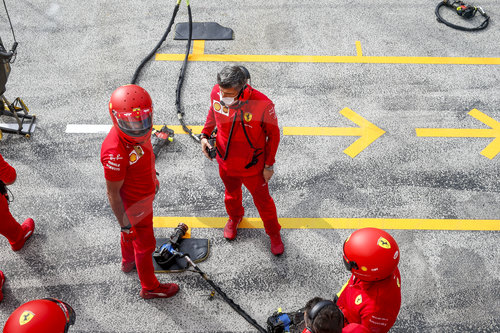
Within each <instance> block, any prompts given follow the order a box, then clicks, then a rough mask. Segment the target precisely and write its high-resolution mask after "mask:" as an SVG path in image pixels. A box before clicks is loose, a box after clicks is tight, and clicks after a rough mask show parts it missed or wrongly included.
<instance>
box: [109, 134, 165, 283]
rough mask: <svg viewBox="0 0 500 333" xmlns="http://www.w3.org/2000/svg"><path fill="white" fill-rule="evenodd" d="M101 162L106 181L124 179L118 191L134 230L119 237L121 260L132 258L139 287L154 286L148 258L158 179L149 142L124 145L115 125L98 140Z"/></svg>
mask: <svg viewBox="0 0 500 333" xmlns="http://www.w3.org/2000/svg"><path fill="white" fill-rule="evenodd" d="M101 163H102V165H103V166H104V177H105V178H106V180H109V181H120V180H124V183H123V186H122V188H121V190H120V194H121V197H122V200H123V205H124V207H125V211H126V212H127V217H128V218H129V221H130V223H131V224H132V225H133V226H134V228H135V232H136V239H135V240H133V241H126V240H124V239H123V237H122V239H121V250H122V263H123V264H128V263H130V262H133V261H135V264H136V267H137V273H138V275H139V279H140V280H141V285H142V287H143V288H144V289H154V288H156V287H158V284H159V282H158V279H157V278H156V276H155V274H154V267H153V262H152V259H151V258H152V254H153V252H154V250H155V247H156V240H155V237H154V233H153V200H154V197H155V190H156V183H157V182H158V180H157V178H156V169H155V166H154V164H155V157H154V154H153V147H152V146H151V141H147V142H145V143H144V144H135V145H131V144H127V143H125V142H123V141H122V140H120V137H119V135H118V133H117V130H116V128H115V127H112V128H111V131H110V132H109V134H108V136H107V137H106V139H105V140H104V142H103V143H102V147H101Z"/></svg>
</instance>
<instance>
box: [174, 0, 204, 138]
mask: <svg viewBox="0 0 500 333" xmlns="http://www.w3.org/2000/svg"><path fill="white" fill-rule="evenodd" d="M187 8H188V16H189V37H188V41H187V44H186V54H185V56H184V62H183V63H182V67H181V71H180V73H179V80H178V81H177V89H176V90H175V107H176V109H177V118H179V122H180V123H181V125H182V129H183V130H184V132H186V133H188V134H189V136H190V137H191V138H193V140H195V141H196V142H200V138H199V137H198V136H197V135H195V134H194V133H193V131H192V130H191V129H190V128H188V127H187V125H186V123H185V122H184V112H182V107H181V93H182V85H183V83H184V76H185V75H186V69H187V64H188V57H189V51H190V50H191V41H192V37H193V16H192V14H191V5H190V4H189V1H188V2H187Z"/></svg>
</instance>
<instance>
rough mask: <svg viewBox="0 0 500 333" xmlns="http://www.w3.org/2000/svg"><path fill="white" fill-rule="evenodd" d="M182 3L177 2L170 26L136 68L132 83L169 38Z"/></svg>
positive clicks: (134, 82)
mask: <svg viewBox="0 0 500 333" xmlns="http://www.w3.org/2000/svg"><path fill="white" fill-rule="evenodd" d="M180 4H181V1H180V0H178V1H177V4H176V5H175V8H174V13H173V14H172V18H171V19H170V23H169V24H168V28H167V30H166V31H165V33H164V34H163V36H162V37H161V40H160V41H159V42H158V44H156V46H155V48H154V49H153V50H152V51H151V52H150V53H149V54H148V55H147V56H146V58H144V60H142V62H141V63H140V65H139V67H137V69H136V70H135V73H134V76H133V77H132V81H131V83H132V84H136V82H137V78H138V76H139V74H140V72H141V70H142V68H143V67H144V65H146V63H147V62H148V61H149V60H150V59H151V58H152V57H153V56H154V55H155V53H156V51H158V49H159V48H160V46H161V44H163V42H164V41H165V40H166V39H167V36H168V34H169V33H170V30H171V29H172V25H173V24H174V20H175V17H176V16H177V12H178V11H179V6H180Z"/></svg>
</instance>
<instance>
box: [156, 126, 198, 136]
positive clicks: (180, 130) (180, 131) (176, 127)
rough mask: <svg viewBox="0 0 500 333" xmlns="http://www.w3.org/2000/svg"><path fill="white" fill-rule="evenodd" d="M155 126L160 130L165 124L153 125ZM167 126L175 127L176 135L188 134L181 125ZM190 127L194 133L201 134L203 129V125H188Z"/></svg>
mask: <svg viewBox="0 0 500 333" xmlns="http://www.w3.org/2000/svg"><path fill="white" fill-rule="evenodd" d="M153 127H154V128H155V129H157V130H160V129H161V128H162V127H163V125H153ZM167 127H168V128H170V129H173V130H174V132H175V135H177V134H187V133H186V132H184V130H183V129H182V126H181V125H167ZM188 128H190V129H191V130H192V131H193V133H194V134H200V133H201V130H202V129H203V126H188Z"/></svg>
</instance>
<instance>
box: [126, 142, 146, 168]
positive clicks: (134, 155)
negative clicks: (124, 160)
mask: <svg viewBox="0 0 500 333" xmlns="http://www.w3.org/2000/svg"><path fill="white" fill-rule="evenodd" d="M143 155H144V151H143V150H142V148H141V146H134V150H132V151H131V152H130V154H129V158H128V160H129V161H130V165H132V164H134V163H136V162H137V161H138V160H139V159H140V158H141V157H142V156H143Z"/></svg>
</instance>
